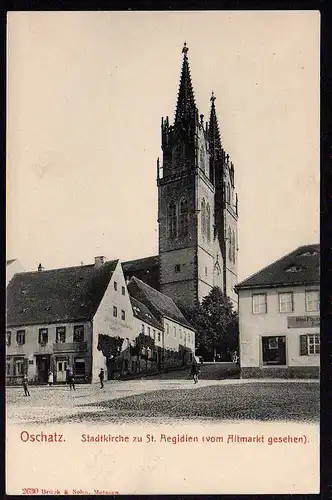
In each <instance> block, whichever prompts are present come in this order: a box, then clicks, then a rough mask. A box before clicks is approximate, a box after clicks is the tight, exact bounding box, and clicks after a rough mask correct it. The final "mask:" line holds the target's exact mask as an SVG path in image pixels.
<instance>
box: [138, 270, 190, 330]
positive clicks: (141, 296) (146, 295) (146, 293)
mask: <svg viewBox="0 0 332 500" xmlns="http://www.w3.org/2000/svg"><path fill="white" fill-rule="evenodd" d="M128 292H129V295H130V296H131V297H134V298H135V299H136V300H139V301H140V302H142V303H143V304H145V305H146V306H147V307H148V308H149V309H150V311H151V312H152V314H153V315H154V316H155V317H157V318H158V320H159V321H160V322H162V318H163V317H164V316H166V317H167V318H169V319H173V320H174V321H176V322H178V323H180V324H181V325H184V326H187V327H188V328H192V326H191V325H190V324H189V323H188V321H187V320H186V318H185V317H184V316H183V314H182V313H181V311H180V309H179V308H178V307H177V306H176V304H175V303H174V302H173V300H172V299H171V298H170V297H167V295H164V294H163V293H160V292H158V291H157V290H155V289H154V288H152V287H150V286H149V285H147V284H146V283H143V281H141V280H139V279H137V278H135V277H132V278H131V280H130V282H129V284H128Z"/></svg>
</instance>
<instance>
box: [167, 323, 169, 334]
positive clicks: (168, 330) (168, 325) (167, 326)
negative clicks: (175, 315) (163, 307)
mask: <svg viewBox="0 0 332 500" xmlns="http://www.w3.org/2000/svg"><path fill="white" fill-rule="evenodd" d="M166 334H167V335H168V334H169V325H168V323H166Z"/></svg>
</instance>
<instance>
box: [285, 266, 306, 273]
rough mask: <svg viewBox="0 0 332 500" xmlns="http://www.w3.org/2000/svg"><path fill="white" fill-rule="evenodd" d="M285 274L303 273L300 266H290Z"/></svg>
mask: <svg viewBox="0 0 332 500" xmlns="http://www.w3.org/2000/svg"><path fill="white" fill-rule="evenodd" d="M285 271H286V273H298V272H300V271H303V267H302V266H290V267H288V268H287V269H286V270H285Z"/></svg>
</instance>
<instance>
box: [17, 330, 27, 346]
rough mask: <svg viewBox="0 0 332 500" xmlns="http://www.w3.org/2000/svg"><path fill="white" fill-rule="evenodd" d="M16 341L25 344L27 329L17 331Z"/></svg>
mask: <svg viewBox="0 0 332 500" xmlns="http://www.w3.org/2000/svg"><path fill="white" fill-rule="evenodd" d="M16 343H17V344H18V345H23V344H25V330H17V332H16Z"/></svg>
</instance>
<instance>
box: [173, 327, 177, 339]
mask: <svg viewBox="0 0 332 500" xmlns="http://www.w3.org/2000/svg"><path fill="white" fill-rule="evenodd" d="M173 331H174V337H176V326H173Z"/></svg>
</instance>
